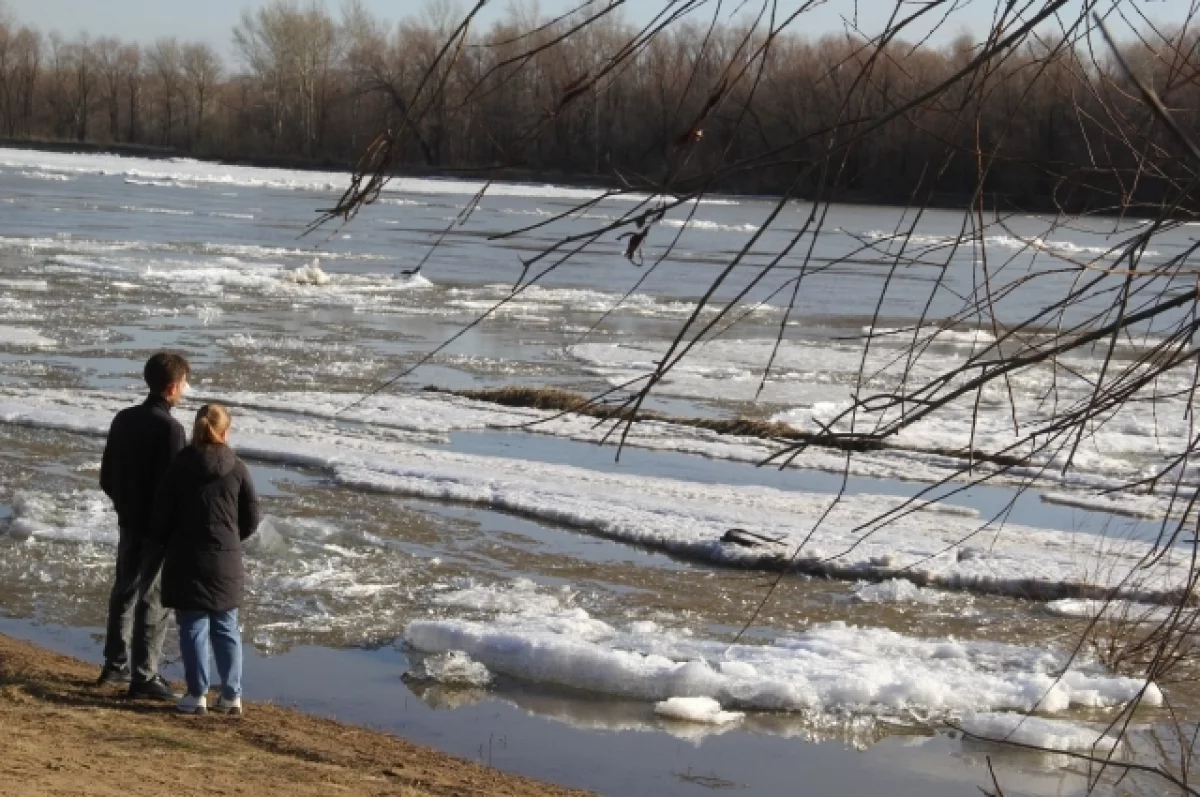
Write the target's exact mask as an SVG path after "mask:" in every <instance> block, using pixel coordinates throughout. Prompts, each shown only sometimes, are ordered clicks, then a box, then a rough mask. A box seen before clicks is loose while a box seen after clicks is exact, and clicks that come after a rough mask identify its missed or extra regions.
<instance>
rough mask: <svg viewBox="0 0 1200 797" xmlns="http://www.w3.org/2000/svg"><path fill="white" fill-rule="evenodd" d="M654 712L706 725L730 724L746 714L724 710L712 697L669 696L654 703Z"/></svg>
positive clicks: (669, 717)
mask: <svg viewBox="0 0 1200 797" xmlns="http://www.w3.org/2000/svg"><path fill="white" fill-rule="evenodd" d="M654 713H655V714H658V715H659V716H661V717H666V718H668V719H673V720H681V721H683V722H699V723H703V724H705V725H728V724H729V723H731V722H740V721H741V720H742V719H744V718H745V716H746V715H745V714H743V713H742V712H740V711H724V710H722V709H721V704H720V703H718V702H717V701H715V700H713V699H712V698H711V697H669V698H667V699H666V700H663V701H662V702H659V703H655V704H654Z"/></svg>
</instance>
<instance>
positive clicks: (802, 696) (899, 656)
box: [404, 609, 1162, 717]
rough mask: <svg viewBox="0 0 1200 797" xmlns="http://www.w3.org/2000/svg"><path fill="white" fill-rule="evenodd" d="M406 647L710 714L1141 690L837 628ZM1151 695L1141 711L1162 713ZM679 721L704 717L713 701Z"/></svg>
mask: <svg viewBox="0 0 1200 797" xmlns="http://www.w3.org/2000/svg"><path fill="white" fill-rule="evenodd" d="M404 638H405V641H406V642H407V643H408V644H409V645H410V646H411V647H413V648H414V649H415V650H417V651H421V652H423V653H428V654H439V653H446V652H449V651H462V652H463V653H465V654H466V655H467V656H469V657H470V658H471V659H473V660H475V661H478V662H480V663H482V664H483V665H485V666H486V667H487V668H488V669H489V670H490V671H492V672H496V673H502V674H505V675H508V676H511V677H514V678H521V679H524V680H527V681H532V682H537V683H542V684H551V685H556V686H560V687H568V688H572V689H579V690H584V691H589V692H593V693H597V694H602V695H605V696H609V697H621V698H629V699H637V700H647V701H656V702H658V701H668V700H670V699H671V698H693V699H694V698H708V699H710V700H712V701H715V703H716V709H717V710H721V709H722V708H724V709H737V710H745V711H752V710H762V711H824V712H850V713H870V714H876V715H894V714H901V715H903V714H904V713H905V712H915V713H917V714H918V715H924V716H934V715H938V716H947V717H950V716H959V715H963V714H966V713H968V712H977V711H1003V710H1013V711H1033V710H1037V711H1040V712H1043V713H1060V712H1064V711H1067V710H1068V709H1070V708H1072V707H1088V708H1102V707H1111V706H1117V705H1121V704H1123V703H1126V702H1128V701H1130V700H1132V699H1134V698H1135V697H1136V696H1137V695H1138V694H1139V693H1141V692H1142V689H1143V687H1144V684H1143V683H1142V682H1141V681H1139V680H1137V679H1133V678H1125V677H1122V676H1117V675H1112V674H1110V673H1108V672H1106V671H1105V670H1104V669H1103V668H1102V667H1100V666H1099V665H1096V664H1093V663H1087V662H1085V661H1082V660H1079V659H1077V660H1076V661H1075V662H1073V663H1070V664H1068V658H1069V656H1068V654H1067V653H1065V652H1058V651H1054V650H1050V649H1047V648H1039V647H1022V646H1016V645H1009V644H1003V643H999V642H984V641H968V640H960V639H954V638H944V639H920V638H914V637H908V636H904V635H902V634H898V633H896V632H893V631H889V630H886V629H880V628H858V627H853V626H847V625H845V624H844V623H837V622H835V623H829V624H825V625H819V626H815V627H812V628H810V629H808V630H807V631H804V632H803V633H799V634H796V635H794V636H789V637H783V638H779V639H776V640H774V641H773V642H771V643H769V644H762V645H746V644H735V645H729V644H727V643H724V642H720V641H716V640H705V639H697V638H693V637H688V636H681V635H679V634H674V633H668V632H660V633H657V634H649V635H648V634H637V633H631V632H629V631H622V630H620V629H619V628H617V627H614V626H613V625H610V624H608V623H605V622H602V621H600V620H597V619H596V618H594V617H592V616H590V615H589V614H588V613H587V612H586V611H584V610H582V609H573V610H563V611H559V612H555V613H552V614H548V615H500V616H497V617H495V618H492V619H490V620H488V621H471V620H462V619H446V620H418V621H413V622H411V623H409V625H408V627H407V629H406V630H405V636H404ZM1161 700H1162V695H1161V693H1160V692H1159V690H1158V689H1157V688H1156V687H1155V686H1153V685H1150V686H1149V687H1146V691H1145V696H1144V700H1143V702H1144V703H1145V704H1147V705H1158V704H1159V703H1161ZM701 708H702V706H701V705H700V704H697V703H695V702H691V703H684V704H683V705H682V706H679V707H678V711H677V714H683V713H688V712H695V714H696V715H699V714H701V713H708V714H709V715H710V716H711V715H712V712H711V709H713V704H712V703H705V704H703V708H705V709H706V712H701V711H700V709H701Z"/></svg>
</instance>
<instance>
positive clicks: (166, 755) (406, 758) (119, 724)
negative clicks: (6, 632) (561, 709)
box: [0, 635, 584, 797]
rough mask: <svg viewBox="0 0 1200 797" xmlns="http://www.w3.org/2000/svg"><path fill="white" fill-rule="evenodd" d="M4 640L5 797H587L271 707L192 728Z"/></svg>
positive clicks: (162, 708)
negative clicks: (389, 796) (195, 796)
mask: <svg viewBox="0 0 1200 797" xmlns="http://www.w3.org/2000/svg"><path fill="white" fill-rule="evenodd" d="M96 674H97V668H96V666H95V665H92V664H85V663H84V662H81V661H77V660H75V659H71V658H68V657H66V656H60V655H58V654H55V653H50V652H47V651H45V650H42V649H41V648H38V647H36V646H33V645H30V644H28V643H26V642H21V641H19V640H15V639H12V638H10V637H6V636H3V635H0V737H2V738H3V741H2V742H0V795H6V796H7V795H21V796H22V797H48V796H49V795H80V794H88V795H113V796H114V797H116V796H117V795H120V796H121V797H134V796H135V795H163V794H174V795H187V794H206V795H213V794H215V795H222V794H224V795H271V796H272V797H276V795H280V794H288V795H310V794H311V795H334V794H345V795H360V794H361V795H366V794H371V795H375V794H392V795H404V797H434V796H435V795H437V796H439V797H440V796H442V795H445V796H446V797H451V796H452V795H454V796H458V795H461V797H476V796H478V797H484V795H488V796H489V797H490V796H491V795H513V796H514V797H518V796H519V797H567V795H577V796H580V797H581V796H582V795H583V794H584V792H579V791H573V790H570V789H564V788H561V787H558V786H553V785H549V784H543V783H538V782H536V781H531V780H526V779H524V778H520V777H516V776H513V775H506V774H503V773H501V772H498V771H496V770H494V769H490V768H488V767H485V766H483V765H481V764H476V763H472V762H470V761H465V760H462V759H459V758H454V757H453V756H449V755H446V754H444V753H439V752H436V751H434V750H430V749H428V748H425V747H419V746H417V745H415V744H411V743H409V742H406V741H404V740H403V739H399V738H396V737H394V736H390V735H388V734H384V733H378V732H375V731H370V730H366V729H363V728H357V727H353V726H349V725H342V724H340V723H337V722H333V721H331V720H326V719H319V718H315V717H310V716H307V715H304V714H301V713H299V712H295V711H289V710H286V709H282V708H278V707H276V706H271V705H261V704H247V706H246V715H245V716H244V717H241V718H231V717H225V716H218V715H211V714H210V715H208V716H206V717H191V716H185V715H181V714H178V713H177V712H176V711H175V709H174V706H172V705H169V704H154V703H148V702H143V701H130V700H126V699H125V698H124V696H123V692H122V690H120V689H119V688H116V687H106V688H99V687H96V686H94V685H93V681H94V679H95V677H96Z"/></svg>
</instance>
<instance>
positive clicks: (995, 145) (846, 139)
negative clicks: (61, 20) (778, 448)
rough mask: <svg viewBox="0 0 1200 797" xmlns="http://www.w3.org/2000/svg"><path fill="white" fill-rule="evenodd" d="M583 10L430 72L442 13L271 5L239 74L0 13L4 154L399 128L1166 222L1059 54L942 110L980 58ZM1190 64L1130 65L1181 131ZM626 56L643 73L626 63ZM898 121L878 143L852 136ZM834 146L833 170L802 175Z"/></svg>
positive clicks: (339, 139)
mask: <svg viewBox="0 0 1200 797" xmlns="http://www.w3.org/2000/svg"><path fill="white" fill-rule="evenodd" d="M0 1H2V0H0ZM2 10H3V9H2V8H0V12H2ZM593 13H594V11H589V10H587V9H584V10H581V11H579V12H577V13H576V14H575V15H574V16H568V17H566V18H563V19H559V20H548V19H546V18H544V17H543V16H540V15H539V14H538V13H537V11H536V7H535V6H523V5H519V4H518V5H515V6H513V7H512V8H510V11H509V12H508V16H507V17H506V18H504V19H503V20H501V21H498V22H495V23H494V24H492V25H491V26H490V27H488V28H487V29H482V30H477V31H474V32H473V33H472V35H471V36H470V37H469V39H468V43H467V44H466V45H465V46H462V47H460V48H458V49H457V50H456V51H455V52H454V53H453V57H452V58H442V59H440V60H439V58H438V55H439V52H440V50H441V48H442V45H443V43H444V42H445V41H447V40H448V39H449V38H450V34H451V33H452V32H453V30H454V28H455V26H456V25H457V22H458V19H459V14H457V13H456V12H455V10H454V7H453V6H451V5H449V4H448V3H446V2H444V1H442V2H439V1H438V0H434V2H432V3H431V4H430V5H428V6H427V7H426V8H425V9H424V11H423V12H422V13H421V14H420V15H418V16H417V17H414V18H410V19H406V20H404V21H401V22H399V23H398V24H394V25H392V24H388V23H385V22H384V21H382V20H380V19H379V18H377V17H374V16H373V15H371V14H370V13H369V12H368V11H367V10H366V9H365V8H364V7H363V6H362V5H361V3H359V2H349V3H346V4H344V5H343V6H342V7H341V8H340V9H339V12H338V13H337V14H334V13H331V12H330V11H328V10H327V9H326V7H325V6H324V5H323V4H321V3H319V2H310V3H308V4H302V3H300V2H298V0H274V2H272V3H270V4H268V5H266V6H263V7H261V8H259V9H257V10H254V11H246V12H244V13H243V15H242V17H241V19H240V21H239V22H238V23H237V25H235V27H234V29H233V31H232V34H231V35H232V45H233V50H234V52H235V53H236V59H235V60H234V61H233V62H231V63H230V62H226V61H225V60H224V59H223V58H222V57H221V56H220V54H219V53H218V52H217V51H216V50H214V48H213V47H212V46H211V45H209V44H207V43H202V42H184V41H180V40H179V39H177V38H174V37H172V38H163V39H159V40H157V41H154V42H152V43H149V44H142V43H136V42H123V41H120V40H118V39H115V38H111V37H103V38H91V37H89V36H87V35H80V36H78V37H76V38H74V39H66V38H64V37H62V36H61V35H59V34H58V33H56V32H50V33H43V32H41V31H39V30H36V29H34V28H32V27H30V26H28V25H23V24H20V22H19V21H17V20H15V19H13V18H12V16H11V15H8V16H7V18H6V17H5V16H3V15H0V137H4V138H6V139H9V140H22V139H27V140H56V141H75V142H90V143H94V144H99V145H137V146H146V147H161V148H167V149H170V150H173V151H176V152H179V153H186V154H189V155H193V156H197V157H206V158H226V159H257V160H264V161H272V162H285V161H294V162H297V163H299V162H311V163H323V164H327V165H329V164H345V163H350V162H353V161H354V160H355V159H356V158H357V157H359V156H360V155H361V153H362V152H363V150H364V148H365V147H367V146H368V144H369V143H370V142H371V141H372V140H373V138H374V136H376V135H377V134H378V133H380V132H381V131H387V130H392V129H394V128H395V127H396V126H397V125H408V126H409V127H410V132H411V133H412V134H411V135H409V136H406V137H405V144H404V149H403V151H402V152H399V153H398V156H397V159H396V164H397V166H398V167H399V168H401V169H421V170H428V171H464V172H472V171H476V172H479V173H489V172H491V173H502V174H506V175H521V174H530V175H538V176H556V175H557V176H591V177H593V178H596V179H602V180H610V181H611V180H622V181H625V182H627V183H631V184H633V183H642V184H651V183H654V182H655V181H661V180H663V179H664V177H665V176H668V175H669V176H670V177H671V179H673V180H683V181H686V180H688V179H691V180H693V181H699V180H703V181H705V184H706V185H707V186H708V187H709V188H710V189H713V190H737V191H746V192H754V193H779V192H782V191H784V190H791V191H793V192H794V193H797V194H798V195H801V196H803V195H805V194H806V193H809V194H811V193H813V192H815V191H816V186H815V183H816V181H817V180H818V179H819V180H822V181H824V184H825V185H830V184H832V185H833V186H834V187H835V188H836V190H837V192H838V195H839V196H841V197H843V198H860V199H874V200H879V201H889V202H900V201H906V200H908V199H909V198H911V197H912V194H913V192H914V191H916V190H917V189H918V187H922V186H929V187H930V190H931V191H932V190H934V189H936V195H937V196H940V197H943V198H945V199H949V200H950V201H954V202H970V201H972V197H973V196H974V192H975V190H976V187H977V186H978V185H980V184H982V186H983V188H984V191H985V193H986V194H987V195H989V196H991V197H996V198H998V199H997V201H998V202H1000V201H1002V202H1004V203H1007V204H1009V205H1012V206H1020V207H1029V208H1034V207H1038V208H1045V207H1048V206H1051V205H1053V204H1054V203H1060V204H1064V205H1074V206H1075V209H1078V208H1079V207H1080V206H1086V207H1088V208H1099V207H1114V206H1119V205H1122V204H1129V203H1131V202H1137V201H1161V199H1162V198H1163V196H1162V195H1163V193H1164V192H1165V191H1166V190H1167V189H1166V188H1164V187H1163V186H1164V185H1165V184H1166V183H1167V182H1169V181H1156V176H1155V175H1154V174H1144V173H1141V172H1142V170H1141V168H1140V166H1141V164H1142V159H1140V158H1139V154H1138V152H1137V148H1135V147H1130V146H1128V142H1127V141H1125V140H1124V139H1125V133H1123V132H1122V131H1123V130H1127V129H1128V128H1129V127H1130V125H1133V126H1135V127H1136V126H1137V125H1138V124H1142V125H1143V126H1144V127H1145V129H1146V132H1147V139H1146V141H1147V145H1148V146H1162V147H1169V146H1170V145H1169V144H1168V143H1165V141H1164V137H1163V136H1162V135H1161V132H1160V131H1156V130H1154V126H1155V123H1154V120H1153V118H1152V117H1151V116H1150V115H1148V114H1147V113H1146V111H1145V109H1144V108H1143V107H1142V105H1141V104H1140V103H1139V102H1137V101H1136V99H1135V97H1134V94H1135V92H1134V91H1132V89H1131V87H1130V86H1129V85H1128V81H1127V78H1126V76H1125V75H1123V74H1122V73H1121V72H1120V71H1119V70H1118V69H1116V68H1115V65H1114V63H1113V62H1112V59H1111V57H1110V56H1109V55H1105V54H1103V53H1102V52H1099V51H1097V50H1096V49H1094V48H1090V47H1086V46H1084V45H1083V44H1082V43H1081V42H1080V41H1076V40H1067V41H1064V39H1063V37H1062V36H1061V35H1060V36H1051V35H1049V34H1045V35H1035V36H1032V37H1030V38H1029V39H1028V40H1027V41H1026V42H1025V43H1024V44H1023V45H1022V47H1021V48H1019V49H1018V50H1016V51H1013V52H1010V53H1009V54H1008V55H1007V56H1006V57H1004V58H1001V59H995V60H994V61H993V62H992V63H990V64H989V65H988V67H987V68H986V69H985V70H983V78H981V79H973V80H971V81H964V82H962V83H960V84H958V85H956V86H955V87H954V88H953V89H952V90H950V91H948V92H937V91H933V90H934V89H935V87H937V86H938V85H939V84H941V83H942V82H943V81H946V80H947V79H948V78H950V77H951V76H952V75H954V74H955V73H956V72H958V71H960V70H962V69H964V68H966V67H967V66H968V65H969V64H970V63H971V61H972V59H973V58H974V57H975V53H976V51H977V48H978V47H979V43H978V42H976V41H974V40H973V39H971V38H970V37H968V36H965V35H963V36H960V37H959V38H957V39H956V40H954V41H953V42H952V43H950V44H949V45H944V46H932V45H930V44H927V43H920V42H918V43H915V44H914V43H910V42H906V41H903V40H901V39H900V38H899V37H897V38H894V39H891V40H889V41H888V42H886V43H885V44H883V45H882V46H880V45H879V43H878V42H872V41H869V40H868V39H866V38H864V37H862V36H858V35H852V34H848V33H845V32H843V33H839V34H836V35H835V34H828V35H823V36H819V37H816V38H813V37H809V36H806V35H802V34H800V33H794V32H789V31H787V30H784V31H783V32H781V33H776V34H774V35H772V33H771V32H769V31H768V30H767V29H766V28H765V27H764V26H763V25H762V24H761V21H759V20H755V19H752V18H749V17H746V18H740V17H739V18H737V19H733V20H725V21H722V22H720V23H719V24H716V25H710V24H709V23H708V22H707V21H705V20H702V19H698V18H691V17H689V18H687V19H685V20H682V21H680V22H678V23H677V24H674V25H672V26H671V27H670V28H669V29H668V30H666V31H664V32H663V33H661V34H660V35H655V36H653V37H641V36H640V35H639V34H640V29H639V27H638V26H636V25H634V24H632V23H631V22H630V21H629V20H628V19H626V18H623V17H621V16H620V15H619V14H618V13H611V14H605V15H603V16H602V17H601V18H599V19H596V20H592V21H590V22H589V23H588V24H586V25H580V22H582V21H583V20H584V19H585V18H587V17H589V16H590V15H592V14H593ZM576 27H578V30H575V28H576ZM1196 45H1197V38H1196V36H1195V35H1194V34H1193V33H1191V32H1190V31H1187V30H1182V31H1181V30H1170V31H1165V30H1160V29H1157V28H1150V29H1149V30H1148V31H1147V32H1146V33H1145V34H1144V35H1139V36H1137V37H1135V38H1134V39H1133V40H1132V41H1131V42H1129V43H1127V44H1125V45H1122V47H1123V52H1124V54H1125V56H1126V58H1127V59H1128V60H1129V61H1130V62H1131V63H1132V64H1134V65H1135V67H1136V68H1137V69H1138V70H1139V71H1140V73H1141V74H1142V76H1143V77H1144V78H1145V79H1146V80H1148V81H1149V82H1151V83H1152V84H1153V85H1154V86H1155V87H1156V89H1157V90H1158V91H1159V93H1160V95H1161V96H1162V98H1163V100H1164V102H1165V103H1166V104H1167V105H1168V106H1170V107H1172V108H1175V109H1178V110H1179V112H1180V121H1181V122H1182V123H1183V124H1184V125H1186V126H1187V127H1188V128H1189V129H1193V128H1194V126H1195V115H1196V109H1197V108H1200V80H1198V78H1197V75H1196V74H1195V72H1194V70H1193V69H1192V67H1191V66H1190V65H1189V61H1188V58H1187V57H1186V56H1187V53H1189V52H1190V51H1191V49H1192V48H1194V47H1195V46H1196ZM630 47H636V48H637V49H636V53H635V56H634V57H632V58H628V57H622V58H620V59H616V58H614V56H616V55H617V54H624V55H627V54H628V52H629V48H630ZM614 63H619V64H620V66H619V68H617V69H612V68H610V67H611V65H612V64H614ZM931 91H932V93H933V95H934V98H933V99H930V100H928V101H920V100H921V98H922V97H923V96H924V95H926V94H929V93H931ZM914 100H916V102H914ZM905 106H911V107H905ZM902 107H905V110H904V112H903V113H900V114H897V115H895V116H893V117H892V118H890V119H889V120H888V121H886V123H884V124H880V125H876V126H874V127H873V128H872V129H870V130H869V131H867V132H865V133H864V132H863V131H862V129H861V128H859V127H858V126H857V124H856V119H858V118H880V117H881V116H886V115H887V114H886V112H887V111H888V110H891V109H897V108H902ZM1114 109H1117V113H1118V114H1119V115H1120V116H1121V117H1122V118H1120V119H1114V118H1113V114H1114ZM1141 119H1144V122H1139V120H1141ZM693 120H702V123H699V122H698V123H696V124H693ZM684 138H686V141H682V140H683V139H684ZM681 141H682V143H681ZM838 147H841V150H840V151H843V154H842V156H841V157H839V158H838V159H837V160H836V163H837V169H836V170H835V171H834V173H832V174H830V173H829V170H828V169H826V170H824V173H822V174H821V175H819V176H818V175H816V174H813V173H810V172H812V171H813V170H811V169H809V170H807V171H806V168H805V167H806V166H807V165H810V164H813V163H818V162H825V163H828V162H829V159H828V157H827V155H828V153H829V152H830V151H832V150H833V149H835V148H838ZM684 150H686V156H684V155H683V154H681V153H683V152H684ZM747 164H752V165H753V168H746V165H747ZM498 168H502V169H504V170H505V171H504V172H495V171H494V170H496V169H498ZM1160 182H1161V184H1160ZM924 201H929V197H926V198H925V200H924Z"/></svg>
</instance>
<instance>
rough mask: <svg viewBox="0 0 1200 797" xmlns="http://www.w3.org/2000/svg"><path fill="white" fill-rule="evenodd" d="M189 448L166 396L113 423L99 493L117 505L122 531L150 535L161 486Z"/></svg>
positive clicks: (123, 414)
mask: <svg viewBox="0 0 1200 797" xmlns="http://www.w3.org/2000/svg"><path fill="white" fill-rule="evenodd" d="M185 445H187V434H186V433H185V432H184V431H183V426H181V425H180V423H179V421H177V420H175V419H174V418H172V417H171V405H170V404H168V403H167V401H166V399H164V398H162V397H161V396H150V398H148V399H146V401H145V402H143V403H142V404H139V405H138V406H136V407H129V408H127V409H123V410H121V411H120V412H118V413H117V417H116V418H113V422H112V426H111V427H109V430H108V442H107V443H106V444H105V446H104V457H103V459H101V461H100V489H102V490H104V492H105V494H107V495H108V497H109V498H111V499H112V501H113V504H114V505H115V506H116V509H117V522H118V523H119V524H120V526H121V528H122V529H126V530H129V531H132V532H134V533H135V534H147V533H149V532H150V526H151V523H152V521H153V518H154V496H155V493H157V491H158V482H159V480H160V479H162V476H163V474H164V473H166V471H167V466H168V465H170V464H171V460H173V459H174V458H175V455H176V454H178V453H179V452H180V451H181V450H183V447H184V446H185Z"/></svg>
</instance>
